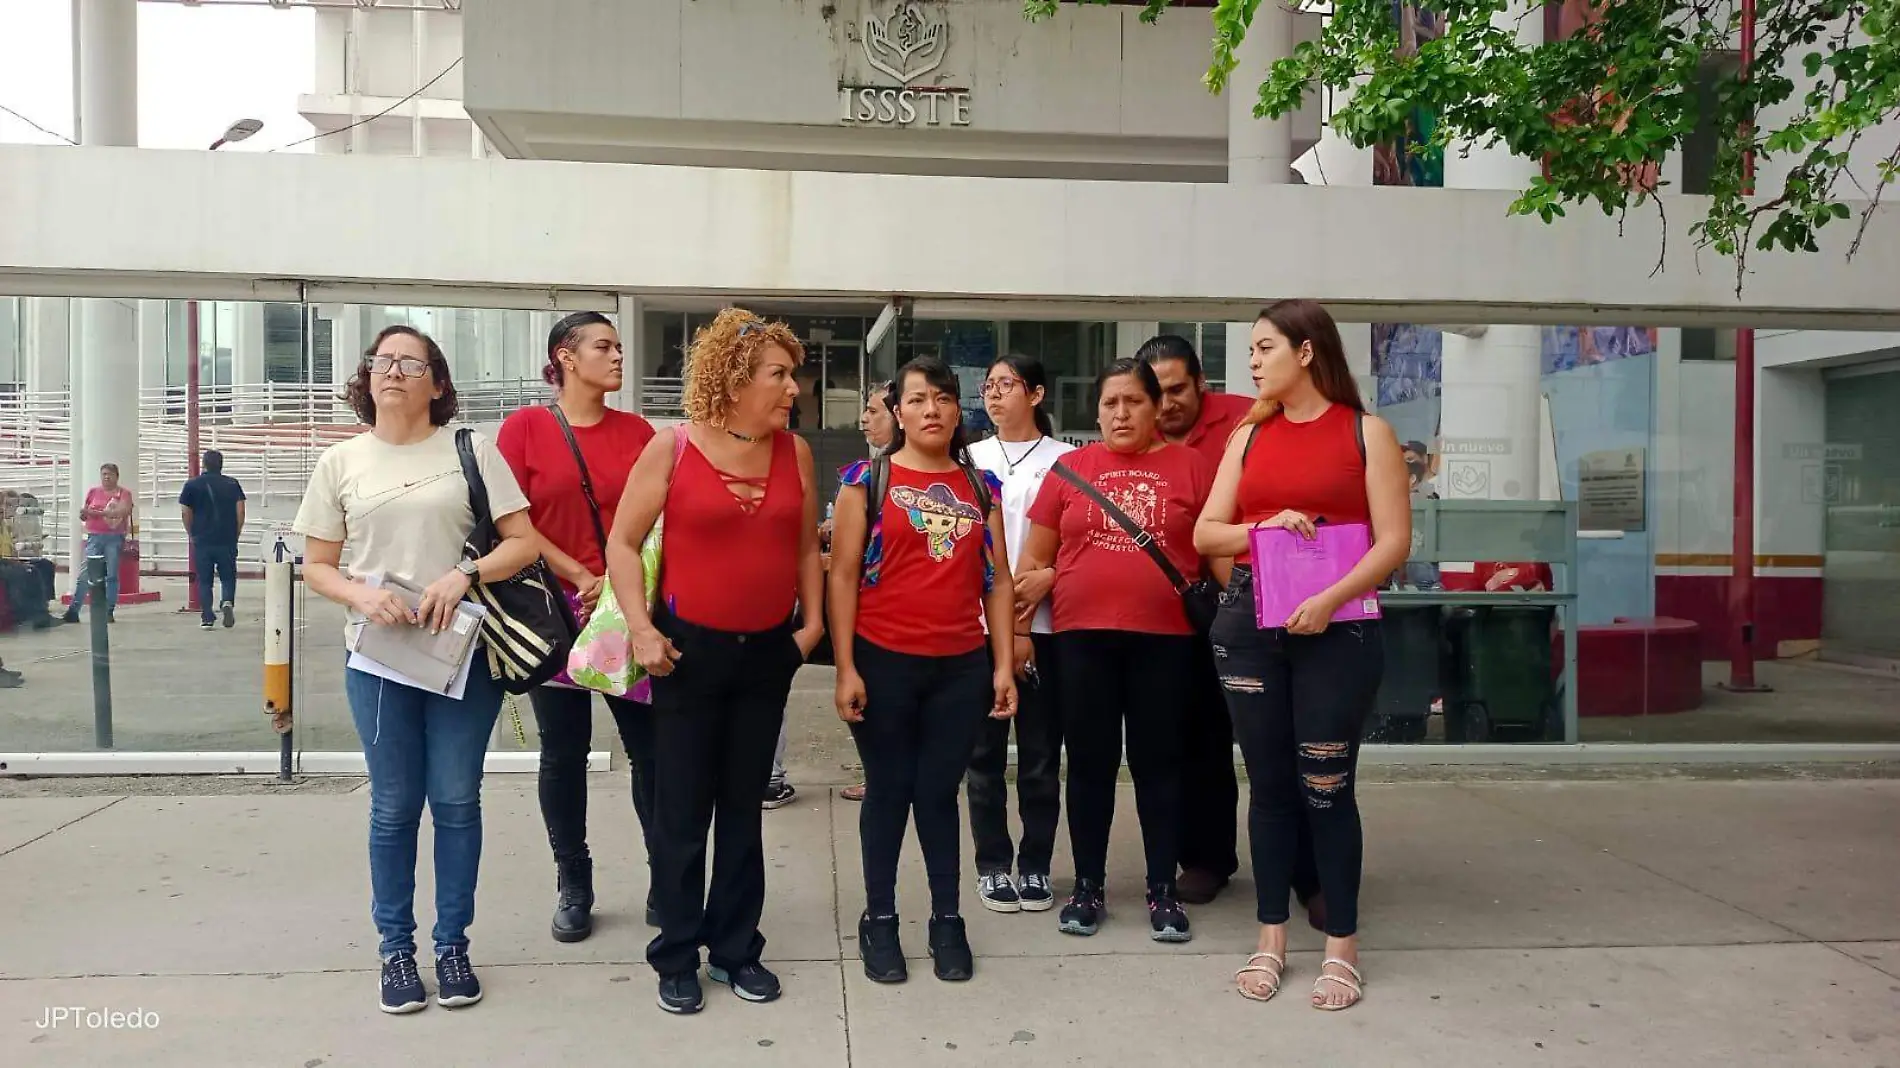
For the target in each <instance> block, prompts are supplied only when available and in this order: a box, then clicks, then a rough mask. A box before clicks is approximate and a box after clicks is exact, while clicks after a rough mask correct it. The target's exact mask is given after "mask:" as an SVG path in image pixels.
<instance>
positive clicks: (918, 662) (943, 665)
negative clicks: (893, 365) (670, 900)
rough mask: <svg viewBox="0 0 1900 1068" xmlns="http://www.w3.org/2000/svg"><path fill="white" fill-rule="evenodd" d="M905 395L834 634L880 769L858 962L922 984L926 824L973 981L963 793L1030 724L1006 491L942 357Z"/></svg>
mask: <svg viewBox="0 0 1900 1068" xmlns="http://www.w3.org/2000/svg"><path fill="white" fill-rule="evenodd" d="M891 391H892V392H891V401H892V403H891V405H890V407H891V410H892V411H893V412H894V413H896V415H897V431H896V433H895V434H894V435H893V436H892V439H891V444H890V447H889V448H888V449H887V450H885V451H884V452H883V453H882V454H880V455H879V456H878V457H877V458H876V459H874V460H871V461H868V462H867V461H860V462H858V463H855V464H852V465H850V466H849V467H846V468H845V469H844V471H843V472H842V475H841V479H842V485H841V486H840V487H839V489H838V502H837V506H836V508H834V509H833V511H832V522H833V525H834V526H833V532H832V541H831V587H830V589H831V632H832V634H834V635H846V634H848V635H851V636H852V639H851V640H850V641H835V642H834V643H833V649H834V651H835V652H836V655H837V661H838V692H837V702H838V716H839V718H841V719H843V720H844V721H845V722H847V723H849V724H850V725H851V734H852V737H854V738H855V739H856V740H857V743H858V754H859V756H860V757H861V758H862V759H863V761H864V782H865V791H864V808H863V809H862V810H861V811H860V812H859V814H858V836H859V838H860V839H861V840H862V843H863V849H864V896H865V909H864V915H863V916H862V917H860V918H859V920H858V954H859V956H861V957H862V958H863V960H864V974H865V975H866V976H868V977H870V979H871V980H872V981H874V982H880V983H897V982H902V981H903V980H904V979H906V978H908V974H909V973H908V970H907V969H906V967H905V964H904V950H903V948H902V947H901V946H900V945H899V943H898V937H897V855H898V852H899V851H900V850H901V849H902V848H903V844H904V826H905V824H906V823H908V822H909V821H910V819H911V817H912V815H913V814H915V817H916V820H917V843H918V845H920V846H921V847H923V853H924V868H925V870H926V871H927V872H928V874H929V876H930V928H929V930H930V956H931V957H932V959H933V960H934V961H935V962H936V966H935V967H936V973H937V978H939V979H946V980H958V979H968V978H970V976H971V974H972V973H973V972H974V970H975V962H974V961H973V960H972V958H971V954H970V940H969V937H968V935H967V934H966V933H965V931H964V925H963V917H962V915H961V911H960V901H959V896H958V886H957V884H958V881H959V878H960V872H959V863H960V860H961V849H962V838H963V836H962V833H961V830H960V824H961V821H962V817H961V813H959V812H958V809H957V787H958V786H959V785H961V783H962V782H963V773H964V769H966V768H968V767H969V766H970V754H971V753H972V752H974V751H975V749H976V741H977V735H978V730H979V728H980V727H981V725H982V723H983V717H984V716H985V715H988V716H992V717H994V718H996V719H1008V718H1009V717H1011V716H1013V715H1015V714H1016V665H1015V663H1014V662H1013V661H1012V659H1011V657H1012V652H1013V642H1012V641H1011V638H1012V636H1013V635H1014V634H1015V630H1014V628H1013V627H1012V625H1011V618H1012V616H1013V614H1014V608H1015V594H1014V592H1013V590H1012V589H1011V585H1010V578H1009V561H1008V560H1007V558H1006V556H1005V554H1004V552H1003V545H1004V541H1003V513H1002V509H1001V508H1000V507H998V506H997V502H998V500H999V499H1000V495H1001V493H1002V484H1001V483H999V482H997V481H996V478H995V476H993V475H990V474H987V473H985V472H981V471H979V470H978V469H977V468H976V467H975V466H974V465H973V464H971V462H970V456H969V452H968V450H967V449H966V448H965V446H964V438H963V409H962V407H961V402H960V400H959V399H958V395H957V379H956V376H955V375H954V374H952V373H951V371H950V368H948V367H946V366H945V365H944V364H943V362H942V361H941V360H937V359H934V358H929V357H922V358H919V359H915V360H912V361H911V362H909V363H907V364H905V365H904V366H903V367H902V368H900V369H899V370H898V373H897V378H896V381H895V383H894V384H893V385H892V387H891ZM874 497H875V498H881V499H879V500H876V502H875V503H873V498H874ZM873 509H875V512H873ZM985 620H987V621H988V624H989V633H988V635H985V634H984V632H983V628H984V622H985Z"/></svg>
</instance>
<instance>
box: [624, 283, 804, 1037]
mask: <svg viewBox="0 0 1900 1068" xmlns="http://www.w3.org/2000/svg"><path fill="white" fill-rule="evenodd" d="M804 355H805V349H804V346H803V345H801V344H799V342H798V338H797V337H795V336H793V334H792V332H791V330H790V328H788V327H787V326H786V325H785V324H784V323H768V322H766V321H765V320H763V319H761V318H759V317H758V316H756V315H754V314H752V313H751V312H748V311H745V310H743V309H740V308H727V309H726V310H724V311H722V312H720V313H719V315H718V316H717V317H716V318H714V319H713V321H712V322H711V323H709V324H707V325H706V326H704V327H701V328H700V330H699V332H698V333H697V334H696V335H695V336H694V338H693V343H692V349H691V352H690V353H689V354H688V357H687V361H686V382H685V390H684V401H683V406H684V408H685V410H686V417H687V422H686V423H685V424H684V425H682V426H678V427H674V428H672V429H671V430H668V431H662V432H661V433H660V434H659V435H658V436H656V437H655V438H654V440H653V442H652V444H651V445H650V446H649V447H648V448H646V449H645V450H644V451H642V452H641V454H640V458H639V459H638V460H636V461H634V465H633V472H632V474H631V475H630V476H629V477H628V479H627V489H626V492H625V494H624V495H623V496H622V498H621V501H620V508H619V510H618V511H617V512H616V513H615V515H614V526H613V531H612V533H611V534H610V535H609V537H608V540H607V569H608V574H609V576H610V577H611V579H612V582H613V589H614V595H615V597H616V598H617V599H618V600H619V602H620V610H621V611H622V612H623V613H624V614H625V615H626V618H627V630H628V633H629V635H630V636H631V639H632V646H633V650H632V651H633V657H634V659H635V660H637V661H638V662H639V664H640V665H641V666H642V667H644V668H645V669H646V670H647V671H648V672H649V673H651V674H652V676H653V764H654V777H653V835H652V837H653V850H652V854H653V860H652V865H653V885H654V904H655V905H656V906H657V907H658V909H659V912H660V916H659V919H660V933H659V935H658V936H657V937H655V938H654V939H653V941H652V942H651V943H649V944H648V946H647V963H648V964H650V965H652V967H653V970H654V972H656V973H657V974H658V975H659V1004H660V1008H661V1009H663V1010H665V1011H667V1012H670V1013H695V1012H698V1011H699V1010H700V1009H701V1008H703V1007H704V1003H705V1002H704V995H703V993H702V992H701V988H700V983H699V949H700V947H701V946H705V947H706V950H707V963H708V964H709V965H710V967H709V968H708V972H707V974H708V975H709V976H710V977H711V979H712V980H713V981H714V982H716V983H723V984H726V985H729V986H730V987H731V988H732V991H733V993H734V994H737V995H738V996H739V997H740V998H742V999H744V1000H746V1001H772V1000H774V999H776V998H777V997H778V996H779V993H780V986H779V980H778V976H776V975H774V974H772V972H771V971H770V970H769V969H767V968H766V967H765V965H764V964H763V963H761V962H760V955H761V954H762V953H763V952H764V950H765V937H764V936H763V935H761V934H760V933H759V917H760V916H761V915H762V914H763V912H764V910H765V847H764V844H763V842H762V840H761V837H760V835H761V827H760V815H761V813H760V808H759V797H760V795H761V794H762V792H763V791H764V790H765V785H766V780H767V779H768V778H769V777H770V776H771V772H772V748H773V743H774V740H775V739H776V738H777V737H778V733H779V728H780V727H781V726H782V725H783V724H784V720H785V699H786V696H787V695H788V694H789V693H790V692H791V688H792V676H793V675H795V674H796V673H797V671H798V668H799V666H800V665H801V664H803V663H804V662H805V658H806V657H807V656H809V655H811V651H812V649H813V648H815V647H816V646H817V644H818V639H819V638H820V637H822V636H823V634H824V620H823V619H822V618H820V617H821V615H822V613H821V612H820V610H819V608H820V606H821V605H822V604H823V603H824V592H823V591H824V570H823V565H822V564H821V563H820V561H819V558H818V485H817V479H816V478H815V476H814V468H813V464H812V456H811V448H810V446H808V445H807V444H806V443H805V440H804V439H803V438H801V437H799V436H797V435H796V434H792V433H790V432H789V431H788V430H787V429H786V427H787V424H788V423H789V422H790V420H791V414H792V411H793V404H794V402H795V401H796V400H797V398H798V383H797V380H796V379H795V378H794V377H793V375H794V372H795V371H796V370H797V368H798V365H799V362H800V361H801V360H803V359H804ZM662 515H664V517H665V526H664V527H663V528H662V535H661V537H662V539H663V545H664V549H663V552H664V556H665V561H666V564H665V566H664V567H663V568H661V571H660V586H659V593H658V598H657V602H656V604H655V605H654V608H653V610H652V611H651V612H649V611H648V609H647V604H646V598H645V597H644V596H642V595H641V593H642V590H643V589H644V583H643V576H644V570H643V566H642V564H641V560H640V543H641V542H642V541H643V540H644V539H645V538H646V536H647V533H648V532H649V531H651V530H652V529H653V524H654V523H655V522H656V521H658V520H660V519H661V517H662ZM801 604H802V605H804V606H806V607H805V612H804V617H803V618H804V621H803V623H802V625H800V626H799V627H798V628H797V629H796V630H794V629H793V625H792V619H793V612H794V610H795V609H796V608H797V607H798V606H799V605H801ZM708 831H711V832H712V834H713V869H712V885H711V887H710V889H708V887H707V885H706V837H707V833H708Z"/></svg>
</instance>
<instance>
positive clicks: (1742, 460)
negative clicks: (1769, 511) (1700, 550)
mask: <svg viewBox="0 0 1900 1068" xmlns="http://www.w3.org/2000/svg"><path fill="white" fill-rule="evenodd" d="M1754 63H1755V0H1742V56H1741V75H1742V78H1743V79H1744V80H1746V79H1747V78H1748V77H1749V75H1750V70H1751V68H1752V67H1753V66H1754ZM1749 135H1750V136H1751V137H1752V136H1753V135H1754V128H1753V124H1752V123H1751V124H1750V127H1749ZM1742 189H1743V192H1745V193H1748V194H1751V195H1752V194H1753V193H1754V192H1755V153H1754V152H1753V151H1745V152H1743V153H1742ZM1733 524H1734V531H1733V535H1734V536H1733V545H1732V548H1731V551H1730V557H1731V560H1730V567H1729V583H1728V618H1729V668H1728V683H1727V684H1726V688H1727V689H1729V690H1733V691H1737V692H1742V693H1760V692H1762V691H1764V690H1766V689H1767V687H1765V686H1762V685H1761V684H1760V683H1758V682H1756V681H1755V331H1754V330H1753V329H1752V328H1744V329H1741V330H1737V331H1735V508H1734V517H1733Z"/></svg>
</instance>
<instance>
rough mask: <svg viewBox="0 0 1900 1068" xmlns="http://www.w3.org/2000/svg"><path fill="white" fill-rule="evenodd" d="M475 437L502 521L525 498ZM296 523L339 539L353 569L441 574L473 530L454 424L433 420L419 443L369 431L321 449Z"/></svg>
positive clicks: (418, 576) (420, 579)
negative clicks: (397, 441) (404, 442)
mask: <svg viewBox="0 0 1900 1068" xmlns="http://www.w3.org/2000/svg"><path fill="white" fill-rule="evenodd" d="M474 438H475V440H474V445H475V461H476V466H477V467H478V468H479V469H480V470H481V473H482V481H483V483H485V484H486V485H487V487H488V507H489V511H491V512H493V513H494V515H495V518H497V519H499V518H501V517H503V516H508V515H513V514H514V513H516V512H523V511H526V510H527V508H528V499H527V497H525V496H523V495H522V492H521V486H520V484H519V483H517V482H516V481H515V476H514V472H513V471H511V470H509V468H508V464H507V462H506V461H504V460H503V459H502V458H501V453H500V452H498V451H496V449H495V445H494V443H493V442H491V441H489V440H488V438H486V437H484V436H483V435H481V434H479V433H477V434H475V435H474ZM291 529H293V530H295V531H296V532H297V533H299V534H302V535H303V536H304V537H307V538H320V539H322V540H324V541H340V542H343V543H344V547H345V549H346V551H347V552H348V553H349V568H350V572H351V573H352V574H355V575H365V576H366V575H374V574H378V573H387V574H390V575H395V576H398V577H400V578H405V579H408V580H409V581H411V582H414V583H416V584H417V585H420V586H427V585H428V584H429V583H431V582H434V581H435V580H436V579H439V578H441V577H442V576H443V575H445V574H447V573H448V572H449V571H450V570H451V569H452V568H454V567H455V565H456V564H458V563H460V562H461V560H462V543H463V542H464V541H465V540H466V539H467V538H468V534H469V531H471V530H473V529H475V513H474V512H473V511H472V510H471V509H470V508H469V504H468V483H467V482H466V481H465V480H464V479H463V477H462V463H461V460H460V459H459V458H458V457H457V456H456V452H455V429H454V428H453V427H437V428H436V431H435V433H433V434H431V435H429V436H428V437H427V438H425V439H423V440H422V441H418V442H416V443H415V444H413V445H391V444H389V443H388V442H386V441H383V440H382V439H381V438H378V437H377V436H376V435H375V434H373V433H369V432H365V433H362V434H358V435H357V436H356V437H353V438H351V439H349V440H348V441H340V442H338V443H336V444H335V445H332V446H330V447H329V448H328V449H325V450H324V451H323V455H322V456H321V457H319V458H318V460H317V468H316V471H315V472H313V473H312V474H311V476H310V485H309V487H308V488H307V489H305V490H304V495H303V504H302V505H301V506H300V507H299V508H298V509H297V518H296V520H295V521H294V522H293V523H292V524H291Z"/></svg>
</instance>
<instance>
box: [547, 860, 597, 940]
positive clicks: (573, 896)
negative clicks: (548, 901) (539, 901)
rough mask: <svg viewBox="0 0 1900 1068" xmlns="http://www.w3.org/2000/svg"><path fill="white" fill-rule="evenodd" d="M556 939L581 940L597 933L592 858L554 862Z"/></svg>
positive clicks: (554, 926) (554, 929) (554, 928)
mask: <svg viewBox="0 0 1900 1068" xmlns="http://www.w3.org/2000/svg"><path fill="white" fill-rule="evenodd" d="M555 887H556V888H557V889H559V890H560V893H561V896H560V898H559V899H558V900H556V901H555V903H554V924H553V931H554V940H555V941H556V942H579V941H581V940H582V939H584V938H586V937H587V936H588V935H590V934H593V933H594V861H593V858H591V857H577V858H575V859H573V860H563V861H557V862H556V863H555Z"/></svg>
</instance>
